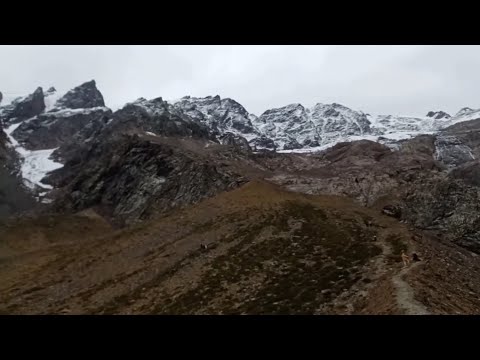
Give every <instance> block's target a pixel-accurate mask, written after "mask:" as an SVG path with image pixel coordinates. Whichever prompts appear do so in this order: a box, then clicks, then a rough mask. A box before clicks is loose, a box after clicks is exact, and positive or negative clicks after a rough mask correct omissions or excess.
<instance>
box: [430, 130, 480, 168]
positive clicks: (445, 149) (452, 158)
mask: <svg viewBox="0 0 480 360" xmlns="http://www.w3.org/2000/svg"><path fill="white" fill-rule="evenodd" d="M435 147H436V152H435V159H436V160H438V161H440V162H442V163H444V164H445V165H446V166H447V167H450V168H452V167H455V166H458V165H461V164H464V163H466V162H468V161H471V160H473V159H475V156H474V155H473V152H472V149H471V148H470V147H469V146H468V145H466V144H464V143H463V142H462V141H461V140H460V139H459V138H457V137H456V136H453V135H444V134H439V135H438V136H437V138H436V141H435Z"/></svg>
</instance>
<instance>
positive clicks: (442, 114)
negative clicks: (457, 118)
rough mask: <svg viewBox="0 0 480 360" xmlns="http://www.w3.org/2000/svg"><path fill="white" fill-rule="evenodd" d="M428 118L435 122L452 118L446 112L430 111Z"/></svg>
mask: <svg viewBox="0 0 480 360" xmlns="http://www.w3.org/2000/svg"><path fill="white" fill-rule="evenodd" d="M427 117H429V118H433V119H435V120H440V119H450V118H451V116H450V115H449V114H447V113H446V112H444V111H429V112H428V114H427Z"/></svg>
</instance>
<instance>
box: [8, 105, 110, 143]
mask: <svg viewBox="0 0 480 360" xmlns="http://www.w3.org/2000/svg"><path fill="white" fill-rule="evenodd" d="M111 115H112V112H111V111H110V110H109V109H107V108H99V109H81V111H65V110H64V111H58V112H48V113H44V114H40V115H38V116H36V117H35V118H33V119H32V120H30V121H26V122H24V123H22V124H21V125H20V126H19V127H18V128H16V129H15V131H14V132H13V133H12V136H13V137H14V138H15V139H17V141H19V143H21V144H22V145H23V146H24V147H25V148H26V149H28V150H41V149H52V148H57V147H59V146H61V145H63V144H68V143H70V142H74V141H85V140H87V139H88V138H89V137H90V136H91V135H92V134H93V133H95V132H96V131H97V130H99V129H100V128H103V126H105V124H106V123H107V122H108V120H109V119H110V118H111Z"/></svg>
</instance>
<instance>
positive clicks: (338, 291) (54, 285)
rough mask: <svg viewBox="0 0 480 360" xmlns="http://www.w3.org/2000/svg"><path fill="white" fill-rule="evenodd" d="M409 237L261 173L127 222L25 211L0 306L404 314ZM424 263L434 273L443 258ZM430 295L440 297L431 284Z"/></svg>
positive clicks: (342, 202) (361, 211)
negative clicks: (400, 300) (400, 281)
mask: <svg viewBox="0 0 480 360" xmlns="http://www.w3.org/2000/svg"><path fill="white" fill-rule="evenodd" d="M85 219H88V222H87V223H88V226H87V225H86V222H85ZM52 221H53V223H52ZM55 221H56V222H57V223H55ZM52 224H56V225H54V226H53V228H52V227H51V226H52ZM83 226H87V228H86V229H84V228H82V227H83ZM31 230H34V231H31ZM52 230H54V231H52ZM28 234H37V235H36V236H37V237H38V238H39V239H42V240H38V239H37V240H34V241H32V239H31V237H30V236H29V235H28ZM38 234H40V235H38ZM374 235H377V236H378V240H377V241H374V239H373V236H374ZM410 236H411V234H410V233H409V231H408V229H406V228H405V226H404V225H403V224H400V223H398V222H397V221H396V220H394V219H391V218H387V217H384V216H382V215H380V214H379V212H378V211H376V210H369V209H366V208H363V207H360V206H358V205H356V204H354V203H353V202H352V201H350V200H348V199H344V198H340V197H334V196H308V195H303V194H298V193H292V192H288V191H284V190H283V189H281V188H280V187H278V186H275V185H272V184H270V183H266V182H260V181H253V182H250V183H248V184H246V185H244V186H242V187H241V188H239V189H236V190H234V191H231V192H227V193H222V194H220V195H218V196H216V197H215V198H211V199H208V200H205V201H203V202H201V203H199V204H197V205H194V206H191V207H188V208H185V209H183V210H178V211H175V212H174V213H172V214H171V215H170V216H168V217H163V218H160V219H156V220H152V221H149V222H146V223H143V224H140V225H137V226H135V227H131V228H127V229H124V230H119V231H114V230H111V229H109V227H108V225H107V224H105V223H104V222H102V220H101V219H99V218H96V217H94V216H92V214H90V217H88V218H87V217H85V216H83V217H82V216H70V217H59V218H55V220H51V219H50V220H49V221H46V222H45V220H35V221H32V220H24V222H23V223H22V222H19V223H16V224H10V225H9V227H8V228H7V229H6V230H5V229H4V230H3V233H2V239H8V240H7V241H3V243H4V244H6V245H4V249H3V250H1V249H0V250H1V251H3V253H2V252H1V251H0V256H3V261H2V263H0V311H1V312H2V313H8V314H14V313H21V314H24V313H33V314H39V313H42V314H43V313H48V314H51V313H73V314H76V313H78V314H85V313H86V314H102V313H107V314H108V313H112V314H129V313H131V314H295V313H299V314H317V313H326V314H335V313H382V314H389V313H402V310H401V308H399V307H398V306H397V305H398V304H397V303H396V300H395V289H394V288H393V287H392V285H391V282H390V279H391V276H392V275H393V274H395V273H396V272H398V269H399V266H400V265H399V263H398V255H397V253H398V248H399V247H400V246H406V247H407V248H408V249H409V250H410V249H411V248H412V246H414V247H415V249H416V250H417V251H418V252H419V253H420V254H421V255H422V249H423V247H422V246H423V245H422V244H413V245H412V244H411V242H410ZM201 243H204V244H205V243H206V244H208V245H209V246H208V249H207V250H202V249H200V244H201ZM5 249H8V250H9V251H10V252H8V251H5ZM2 254H3V255H2ZM414 271H415V272H412V274H408V276H416V274H417V269H415V270H414ZM421 271H426V272H427V275H425V274H424V275H421V278H420V279H427V278H428V276H431V274H432V272H434V271H435V269H430V268H428V267H425V266H424V267H420V268H418V273H420V272H421ZM477 277H478V278H480V277H479V276H477ZM409 279H410V278H409ZM409 279H407V280H408V281H410V280H409ZM410 282H411V283H412V284H413V286H415V284H416V283H420V281H416V282H412V281H410ZM472 282H475V280H472ZM423 286H424V285H422V284H420V288H419V290H421V289H423ZM472 286H473V287H474V290H473V291H475V292H476V291H477V290H476V289H477V288H479V287H477V285H476V283H475V285H472ZM415 290H416V291H417V289H415ZM416 293H418V294H421V292H416ZM476 293H477V292H476ZM422 294H423V293H422ZM422 296H423V298H421V299H417V300H419V301H423V303H426V304H427V305H428V304H429V301H430V303H432V304H435V302H434V301H433V300H434V297H433V296H435V294H433V295H431V294H426V295H422ZM458 301H460V302H461V301H462V300H461V299H460V300H458ZM463 308H464V309H465V307H463ZM442 309H443V310H442V311H447V312H448V311H449V309H451V307H450V308H449V307H448V306H446V307H444V308H442Z"/></svg>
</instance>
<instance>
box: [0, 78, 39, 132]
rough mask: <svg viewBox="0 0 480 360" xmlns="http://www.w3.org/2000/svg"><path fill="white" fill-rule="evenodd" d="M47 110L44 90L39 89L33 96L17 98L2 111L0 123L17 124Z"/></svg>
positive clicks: (0, 112) (0, 111)
mask: <svg viewBox="0 0 480 360" xmlns="http://www.w3.org/2000/svg"><path fill="white" fill-rule="evenodd" d="M43 110H45V102H44V95H43V90H42V88H41V87H38V88H37V89H36V90H35V91H34V92H33V93H32V94H30V95H28V96H26V97H24V98H17V99H16V100H14V101H13V102H12V103H11V104H9V105H6V106H4V107H2V108H1V109H0V121H3V122H4V123H10V124H16V123H19V122H21V121H23V120H26V119H29V118H31V117H34V116H36V115H38V114H40V113H41V112H43Z"/></svg>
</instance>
